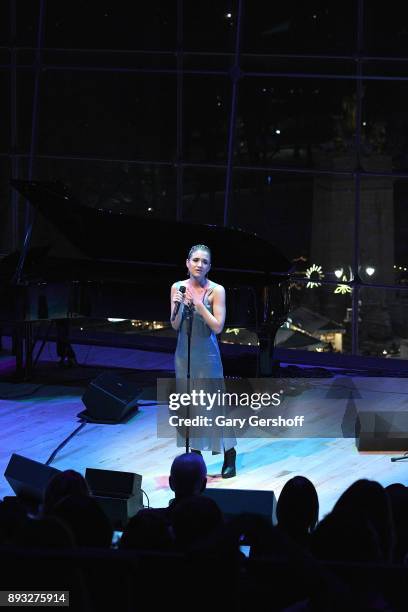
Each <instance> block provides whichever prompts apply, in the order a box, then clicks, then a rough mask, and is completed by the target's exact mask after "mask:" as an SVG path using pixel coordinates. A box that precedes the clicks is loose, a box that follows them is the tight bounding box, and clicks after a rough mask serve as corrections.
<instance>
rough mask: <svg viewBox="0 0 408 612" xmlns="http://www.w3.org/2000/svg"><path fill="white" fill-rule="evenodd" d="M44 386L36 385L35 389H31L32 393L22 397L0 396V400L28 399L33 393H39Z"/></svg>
mask: <svg viewBox="0 0 408 612" xmlns="http://www.w3.org/2000/svg"><path fill="white" fill-rule="evenodd" d="M45 386H46V385H44V384H41V385H37V386H36V387H35V389H33V390H32V391H29V392H28V393H23V394H22V395H0V399H1V400H13V399H17V400H18V399H24V398H25V397H30V395H34V393H37V391H39V390H40V389H42V387H45Z"/></svg>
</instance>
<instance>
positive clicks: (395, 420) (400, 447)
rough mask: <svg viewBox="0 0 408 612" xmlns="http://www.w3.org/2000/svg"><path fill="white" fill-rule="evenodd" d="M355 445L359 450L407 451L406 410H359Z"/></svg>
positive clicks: (407, 429)
mask: <svg viewBox="0 0 408 612" xmlns="http://www.w3.org/2000/svg"><path fill="white" fill-rule="evenodd" d="M356 446H357V448H358V450H359V451H378V452H381V451H408V411H399V412H395V411H387V412H370V411H366V412H359V414H358V417H357V420H356Z"/></svg>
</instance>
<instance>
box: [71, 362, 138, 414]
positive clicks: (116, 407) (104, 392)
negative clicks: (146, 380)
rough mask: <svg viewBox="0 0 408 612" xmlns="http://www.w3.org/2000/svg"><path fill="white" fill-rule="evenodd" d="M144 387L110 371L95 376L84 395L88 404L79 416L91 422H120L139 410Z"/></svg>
mask: <svg viewBox="0 0 408 612" xmlns="http://www.w3.org/2000/svg"><path fill="white" fill-rule="evenodd" d="M141 391H142V389H141V387H140V386H137V385H136V384H133V383H129V382H127V381H125V380H123V379H122V378H121V377H120V376H118V375H117V374H114V373H111V372H108V373H104V374H101V375H100V376H98V378H95V380H93V381H92V382H91V384H90V385H89V387H88V388H87V390H86V391H85V393H84V395H83V396H82V401H83V403H84V405H85V406H86V410H83V411H82V412H80V413H79V414H78V417H79V418H81V419H84V420H86V421H89V422H90V423H108V424H114V423H120V422H121V421H123V420H124V419H125V418H126V417H129V416H130V414H131V412H133V411H135V410H137V401H138V399H139V396H140V393H141Z"/></svg>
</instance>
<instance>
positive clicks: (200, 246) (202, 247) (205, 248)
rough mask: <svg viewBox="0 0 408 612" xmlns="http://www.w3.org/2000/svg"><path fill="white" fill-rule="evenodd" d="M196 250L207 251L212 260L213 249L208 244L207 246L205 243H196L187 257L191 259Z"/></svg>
mask: <svg viewBox="0 0 408 612" xmlns="http://www.w3.org/2000/svg"><path fill="white" fill-rule="evenodd" d="M195 251H207V253H208V254H209V256H210V260H211V251H210V249H209V248H208V246H205V244H195V245H194V246H192V247H191V249H190V250H189V252H188V258H187V259H191V256H192V254H193V253H194V252H195Z"/></svg>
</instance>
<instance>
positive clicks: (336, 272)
mask: <svg viewBox="0 0 408 612" xmlns="http://www.w3.org/2000/svg"><path fill="white" fill-rule="evenodd" d="M334 273H335V275H336V278H341V275H342V274H343V268H339V269H338V270H335V271H334Z"/></svg>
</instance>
